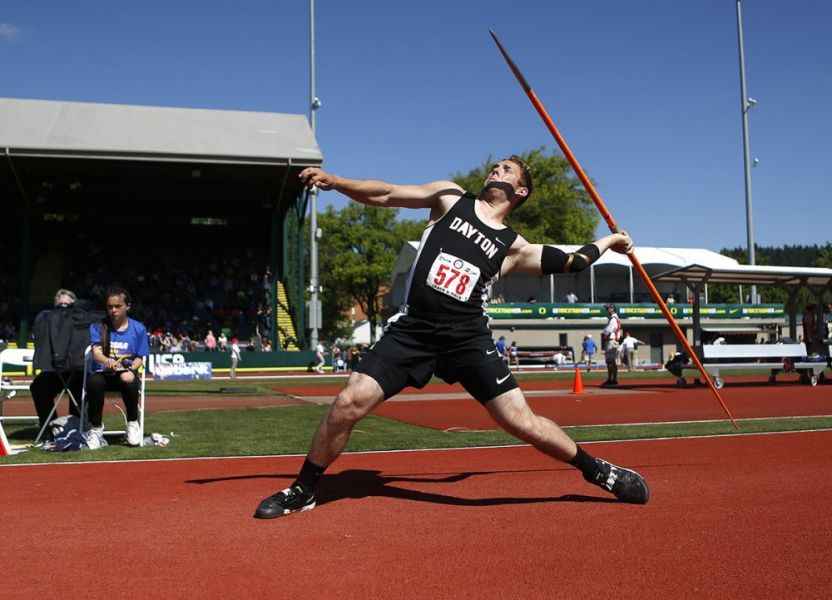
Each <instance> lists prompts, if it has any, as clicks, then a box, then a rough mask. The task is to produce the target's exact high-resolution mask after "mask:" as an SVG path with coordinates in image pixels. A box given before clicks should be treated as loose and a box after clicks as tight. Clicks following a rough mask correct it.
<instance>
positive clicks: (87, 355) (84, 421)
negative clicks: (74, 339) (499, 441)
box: [81, 346, 147, 446]
mask: <svg viewBox="0 0 832 600" xmlns="http://www.w3.org/2000/svg"><path fill="white" fill-rule="evenodd" d="M92 365H93V357H92V348H91V347H90V346H87V349H86V351H85V352H84V383H83V386H82V387H81V431H86V430H87V429H89V428H90V424H89V422H88V416H87V378H88V376H89V375H90V374H91V373H92ZM146 371H147V369H146V368H145V365H144V364H142V367H141V369H139V372H138V373H135V375H136V376H137V377H139V434H140V436H139V446H144V396H145V372H146ZM107 393H116V392H105V395H106V394H107ZM126 424H127V423H126V417H125V426H126ZM108 435H123V436H126V435H127V429H126V428H125V429H105V430H104V436H105V437H106V436H108Z"/></svg>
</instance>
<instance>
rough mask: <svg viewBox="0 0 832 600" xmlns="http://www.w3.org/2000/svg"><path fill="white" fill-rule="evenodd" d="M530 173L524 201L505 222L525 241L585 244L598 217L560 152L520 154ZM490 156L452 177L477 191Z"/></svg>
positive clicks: (538, 150)
mask: <svg viewBox="0 0 832 600" xmlns="http://www.w3.org/2000/svg"><path fill="white" fill-rule="evenodd" d="M520 156H521V157H522V158H523V160H524V161H525V162H526V164H527V165H529V169H531V172H532V175H533V179H534V181H533V183H534V186H533V187H534V191H533V193H532V195H531V197H530V198H529V200H528V202H526V203H525V204H523V206H521V207H520V208H519V209H518V210H517V211H516V212H514V213H512V214H511V215H509V217H508V218H507V219H506V225H508V226H509V227H511V228H512V229H514V230H515V231H516V232H517V233H519V234H520V235H522V236H523V237H524V238H526V239H527V240H528V241H530V242H533V243H540V244H580V245H583V244H587V243H589V242H591V241H592V240H594V239H595V229H596V227H597V226H598V223H599V221H600V216H599V215H598V213H597V211H596V209H595V205H594V204H593V202H592V199H591V198H590V196H589V194H588V193H587V192H586V190H584V188H583V185H582V184H581V182H580V180H579V179H578V178H577V177H575V175H574V174H573V173H572V170H571V169H572V167H571V166H570V164H569V161H567V160H566V159H565V158H564V157H563V156H561V155H560V154H555V153H552V154H550V155H547V154H546V152H545V148H539V149H537V150H531V151H529V152H525V153H523V154H521V155H520ZM494 162H495V161H494V160H492V158H491V157H489V158H488V160H486V161H485V163H483V165H482V166H480V167H477V168H475V169H472V170H471V171H469V172H468V173H467V174H465V175H463V174H461V173H457V174H456V175H455V176H454V181H455V182H456V183H457V184H459V185H460V186H462V187H463V188H464V189H466V190H468V191H470V192H473V193H477V192H479V191H480V190H481V189H482V184H483V182H484V181H485V178H486V176H487V175H488V172H489V171H490V170H491V166H492V165H493V164H494Z"/></svg>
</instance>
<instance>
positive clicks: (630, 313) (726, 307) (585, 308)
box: [488, 302, 786, 320]
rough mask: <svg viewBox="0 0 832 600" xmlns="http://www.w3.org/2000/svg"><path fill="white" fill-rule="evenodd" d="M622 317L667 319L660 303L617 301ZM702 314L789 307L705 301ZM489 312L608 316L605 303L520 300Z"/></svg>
mask: <svg viewBox="0 0 832 600" xmlns="http://www.w3.org/2000/svg"><path fill="white" fill-rule="evenodd" d="M667 308H668V310H670V314H672V315H673V316H674V317H676V318H677V319H691V318H693V305H692V304H668V305H667ZM616 309H617V312H618V316H619V317H621V319H663V318H664V315H662V311H661V309H659V306H658V304H644V303H637V304H629V303H616ZM699 314H700V316H701V317H702V318H704V319H751V318H753V319H762V318H771V319H775V320H781V319H784V318H785V315H786V311H785V306H784V305H783V304H702V305H700V307H699ZM488 316H489V317H491V318H493V319H605V318H606V317H607V309H606V308H605V305H604V304H586V303H575V304H569V303H566V302H563V303H554V304H552V303H547V302H535V303H531V302H517V303H513V304H491V305H489V307H488Z"/></svg>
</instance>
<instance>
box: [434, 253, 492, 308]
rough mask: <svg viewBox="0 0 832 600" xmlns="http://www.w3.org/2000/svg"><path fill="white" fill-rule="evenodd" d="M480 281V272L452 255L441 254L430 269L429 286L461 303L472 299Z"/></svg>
mask: <svg viewBox="0 0 832 600" xmlns="http://www.w3.org/2000/svg"><path fill="white" fill-rule="evenodd" d="M479 279H480V270H479V269H478V268H477V267H476V266H474V265H472V264H471V263H469V262H467V261H464V260H462V259H461V258H457V257H456V256H453V255H452V254H446V253H445V252H440V253H439V256H437V257H436V260H435V261H433V264H432V265H431V267H430V272H429V273H428V281H427V284H428V285H429V286H430V287H432V288H433V289H435V290H436V291H437V292H442V293H443V294H447V295H448V296H450V297H451V298H455V299H456V300H459V301H461V302H465V301H467V300H468V298H470V297H471V292H473V291H474V286H476V285H477V281H479Z"/></svg>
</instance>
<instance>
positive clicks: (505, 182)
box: [484, 160, 528, 197]
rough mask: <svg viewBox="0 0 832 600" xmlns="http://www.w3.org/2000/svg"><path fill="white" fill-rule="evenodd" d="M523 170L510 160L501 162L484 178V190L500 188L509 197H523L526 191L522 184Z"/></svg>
mask: <svg viewBox="0 0 832 600" xmlns="http://www.w3.org/2000/svg"><path fill="white" fill-rule="evenodd" d="M522 180H523V170H522V169H521V168H520V165H518V164H517V163H515V162H513V161H511V160H501V161H500V162H498V163H497V164H495V165H494V166H493V167H491V171H490V172H489V173H488V176H487V177H486V178H485V186H484V188H485V189H488V188H490V187H496V188H501V189H503V190H505V192H506V193H507V194H508V195H509V197H511V196H514V195H515V194H519V195H525V194H528V190H527V188H526V187H525V186H523V183H522Z"/></svg>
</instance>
